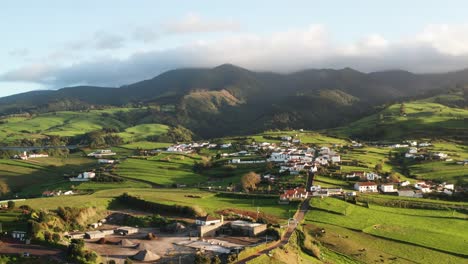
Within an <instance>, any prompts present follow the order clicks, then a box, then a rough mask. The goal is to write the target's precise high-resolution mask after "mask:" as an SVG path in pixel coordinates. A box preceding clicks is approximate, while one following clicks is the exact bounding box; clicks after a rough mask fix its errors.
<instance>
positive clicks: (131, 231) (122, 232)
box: [114, 226, 138, 236]
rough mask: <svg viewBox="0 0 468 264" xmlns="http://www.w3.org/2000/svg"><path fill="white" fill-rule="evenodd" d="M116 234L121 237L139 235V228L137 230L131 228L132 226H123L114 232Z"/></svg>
mask: <svg viewBox="0 0 468 264" xmlns="http://www.w3.org/2000/svg"><path fill="white" fill-rule="evenodd" d="M114 233H116V234H120V235H123V236H126V235H131V234H135V233H138V228H136V227H130V226H123V227H119V228H117V229H116V230H115V231H114Z"/></svg>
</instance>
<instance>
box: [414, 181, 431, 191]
mask: <svg viewBox="0 0 468 264" xmlns="http://www.w3.org/2000/svg"><path fill="white" fill-rule="evenodd" d="M414 188H416V189H418V190H420V191H422V192H423V193H428V192H431V187H430V186H429V185H427V184H426V183H425V182H417V183H415V184H414Z"/></svg>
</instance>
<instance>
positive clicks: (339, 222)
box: [306, 198, 468, 255]
mask: <svg viewBox="0 0 468 264" xmlns="http://www.w3.org/2000/svg"><path fill="white" fill-rule="evenodd" d="M311 207H312V210H311V211H310V212H309V213H308V215H307V216H306V220H307V221H308V222H311V223H316V224H318V225H320V224H330V225H334V226H338V227H342V228H346V229H349V230H354V231H360V232H363V233H366V234H369V235H372V236H375V237H381V238H384V239H391V240H394V241H399V242H403V243H409V244H411V245H415V246H421V247H426V248H431V249H434V250H438V251H442V252H445V253H449V254H462V255H468V248H466V238H467V237H468V230H467V229H466V228H465V227H466V224H467V220H466V219H467V215H466V214H461V213H456V214H455V213H453V212H452V211H439V210H435V211H432V210H420V209H400V208H390V207H382V206H375V205H371V206H370V208H366V207H363V206H359V205H354V204H351V203H347V202H344V201H342V200H339V199H335V198H327V199H323V200H321V199H312V200H311ZM434 219H437V221H435V220H434Z"/></svg>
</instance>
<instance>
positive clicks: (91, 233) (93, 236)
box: [85, 230, 106, 239]
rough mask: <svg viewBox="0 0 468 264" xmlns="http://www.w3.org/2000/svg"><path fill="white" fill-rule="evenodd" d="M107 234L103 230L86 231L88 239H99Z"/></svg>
mask: <svg viewBox="0 0 468 264" xmlns="http://www.w3.org/2000/svg"><path fill="white" fill-rule="evenodd" d="M105 236H106V234H104V233H103V232H101V231H97V230H96V231H88V232H86V233H85V238H87V239H99V238H103V237H105Z"/></svg>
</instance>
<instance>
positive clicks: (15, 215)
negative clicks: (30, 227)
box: [0, 210, 27, 232]
mask: <svg viewBox="0 0 468 264" xmlns="http://www.w3.org/2000/svg"><path fill="white" fill-rule="evenodd" d="M20 215H21V212H20V211H16V210H0V224H1V227H2V230H1V231H3V232H6V231H14V230H20V231H26V229H27V226H26V223H25V222H20V221H19V217H20Z"/></svg>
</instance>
